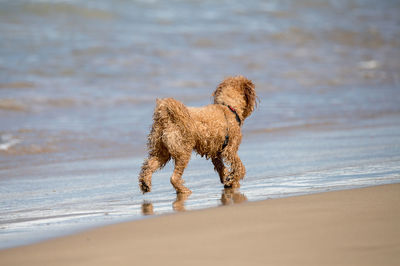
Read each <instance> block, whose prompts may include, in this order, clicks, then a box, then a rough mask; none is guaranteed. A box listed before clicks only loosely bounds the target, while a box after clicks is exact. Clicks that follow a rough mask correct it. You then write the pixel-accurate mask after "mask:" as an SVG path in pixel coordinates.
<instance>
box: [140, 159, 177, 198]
mask: <svg viewBox="0 0 400 266" xmlns="http://www.w3.org/2000/svg"><path fill="white" fill-rule="evenodd" d="M170 158H171V156H170V155H169V154H168V153H167V152H165V153H164V154H159V155H152V154H150V155H149V158H147V159H146V160H145V161H144V163H143V166H142V170H141V171H140V174H139V187H140V190H141V191H142V192H143V193H146V192H150V191H151V176H152V175H153V173H154V172H155V171H156V170H158V169H160V168H162V167H163V166H164V165H165V164H166V163H167V162H168V161H169V159H170Z"/></svg>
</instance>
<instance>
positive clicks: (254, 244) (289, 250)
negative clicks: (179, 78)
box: [0, 184, 400, 266]
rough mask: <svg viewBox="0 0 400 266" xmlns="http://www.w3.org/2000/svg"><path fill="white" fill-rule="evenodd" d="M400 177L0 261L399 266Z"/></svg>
mask: <svg viewBox="0 0 400 266" xmlns="http://www.w3.org/2000/svg"><path fill="white" fill-rule="evenodd" d="M399 263H400V184H393V185H384V186H376V187H370V188H363V189H355V190H347V191H336V192H328V193H322V194H314V195H307V196H299V197H291V198H284V199H274V200H266V201H262V202H253V203H243V204H240V205H233V206H227V207H219V208H213V209H207V210H202V211H191V212H186V213H179V214H173V215H164V216H159V217H155V218H151V219H145V220H140V221H133V222H128V223H122V224H116V225H111V226H106V227H103V228H98V229H94V230H90V231H87V232H83V233H79V234H76V235H72V236H67V237H62V238H58V239H54V240H50V241H46V242H43V243H39V244H34V245H30V246H25V247H18V248H14V249H8V250H3V251H0V264H1V265H207V266H209V265H399Z"/></svg>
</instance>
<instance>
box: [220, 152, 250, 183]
mask: <svg viewBox="0 0 400 266" xmlns="http://www.w3.org/2000/svg"><path fill="white" fill-rule="evenodd" d="M227 159H228V161H229V162H230V165H231V171H230V172H229V175H228V176H227V177H226V178H225V182H224V185H225V187H226V188H238V187H240V183H239V181H240V179H242V178H243V177H244V175H245V174H246V168H245V167H244V165H243V163H242V161H241V160H240V158H239V156H238V155H237V154H235V155H234V156H232V157H229V158H227Z"/></svg>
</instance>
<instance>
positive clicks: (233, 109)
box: [224, 104, 242, 126]
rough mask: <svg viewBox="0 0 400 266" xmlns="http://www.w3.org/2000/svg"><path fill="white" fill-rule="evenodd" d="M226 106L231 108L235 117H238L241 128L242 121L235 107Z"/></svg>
mask: <svg viewBox="0 0 400 266" xmlns="http://www.w3.org/2000/svg"><path fill="white" fill-rule="evenodd" d="M224 105H225V106H227V107H228V108H229V110H231V112H232V113H234V114H235V116H236V121H238V123H239V126H241V125H242V120H241V119H240V117H239V115H238V113H237V112H236V110H235V108H233V107H232V106H230V105H226V104H224Z"/></svg>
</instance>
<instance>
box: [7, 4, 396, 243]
mask: <svg viewBox="0 0 400 266" xmlns="http://www.w3.org/2000/svg"><path fill="white" fill-rule="evenodd" d="M399 13H400V5H399V2H398V1H379V2H376V1H356V0H350V1H333V0H332V1H312V0H300V1H294V0H292V1H289V0H287V1H275V0H272V1H261V0H250V1H246V2H241V1H224V0H222V1H194V0H193V1H178V0H175V1H160V0H152V1H144V0H141V1H139V0H135V1H123V0H117V1H105V0H104V1H103V0H100V1H99V0H97V1H83V0H70V1H50V0H48V1H46V0H31V1H28V0H20V1H0V248H8V247H12V246H17V245H23V244H29V243H32V242H36V241H39V240H43V239H47V238H50V237H55V236H60V235H65V234H69V233H73V232H76V231H79V230H83V229H86V228H91V227H93V226H99V225H104V224H110V223H116V222H121V221H127V220H134V219H142V218H144V217H147V215H157V214H164V213H172V212H175V211H184V210H194V209H203V208H208V207H215V206H220V205H226V204H235V203H241V202H245V201H255V200H264V199H268V198H278V197H287V196H293V195H301V194H310V193H316V192H324V191H330V190H338V189H348V188H356V187H364V186H371V185H378V184H390V183H397V182H400V26H399V25H400V17H399V16H398V14H399ZM238 74H242V75H245V76H246V77H248V78H250V79H251V80H253V82H254V83H255V85H256V90H257V94H258V96H259V98H260V100H261V102H260V104H259V106H258V108H257V109H256V110H255V111H254V113H253V114H252V115H251V116H250V117H249V118H248V119H247V120H246V121H245V123H244V125H243V128H242V131H243V136H244V137H243V141H242V145H241V146H240V150H239V155H240V157H241V159H242V161H243V163H244V165H245V167H246V170H247V171H246V177H245V179H244V180H242V181H241V184H242V186H241V188H240V189H239V190H235V191H232V190H226V189H225V190H224V189H223V186H222V185H221V184H220V183H219V177H218V176H217V174H216V173H215V172H214V171H213V166H212V163H211V162H210V161H206V160H205V159H204V158H201V157H197V156H196V155H195V154H193V156H192V160H191V162H190V164H189V166H188V168H187V169H186V170H185V173H184V176H183V177H184V180H185V181H186V185H187V186H188V187H189V188H190V189H191V190H192V191H193V194H192V195H190V196H189V197H183V196H177V195H176V194H175V191H174V190H173V188H172V186H171V185H170V183H169V178H170V175H171V173H172V170H173V169H172V166H171V165H167V167H166V168H165V169H163V170H161V171H159V172H157V173H155V174H154V176H153V190H152V192H151V193H148V194H146V195H142V194H141V193H140V191H139V188H138V184H137V177H138V173H139V171H140V167H141V164H142V162H143V159H144V158H145V157H146V137H147V134H148V132H149V129H150V127H151V123H152V112H153V109H154V105H155V99H156V98H162V97H174V98H176V99H178V100H180V101H182V102H184V103H185V104H186V105H189V106H203V105H207V104H210V103H211V102H212V97H211V93H212V92H213V91H214V89H215V87H216V86H217V85H218V83H219V82H221V81H222V80H223V79H224V78H225V77H227V76H230V75H238Z"/></svg>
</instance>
